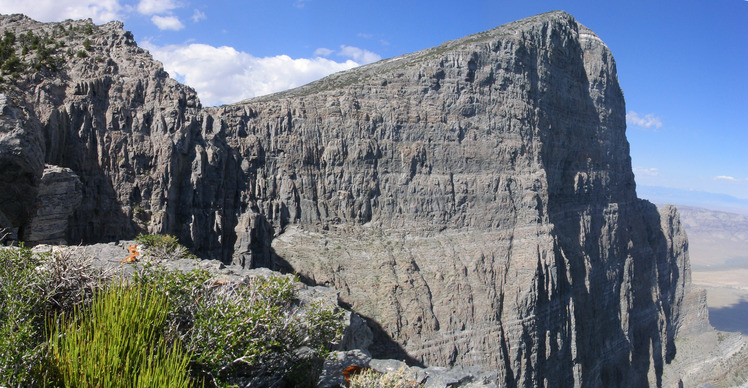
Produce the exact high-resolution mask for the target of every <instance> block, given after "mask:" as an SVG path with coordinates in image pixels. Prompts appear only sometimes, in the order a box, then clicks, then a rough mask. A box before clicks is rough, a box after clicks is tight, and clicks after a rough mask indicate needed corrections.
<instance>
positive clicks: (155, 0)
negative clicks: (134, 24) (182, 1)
mask: <svg viewBox="0 0 748 388" xmlns="http://www.w3.org/2000/svg"><path fill="white" fill-rule="evenodd" d="M179 7H180V5H179V4H178V3H177V2H176V1H174V0H140V2H139V3H138V7H137V8H138V12H140V13H142V14H144V15H153V14H157V13H165V12H168V11H171V10H173V9H175V8H179Z"/></svg>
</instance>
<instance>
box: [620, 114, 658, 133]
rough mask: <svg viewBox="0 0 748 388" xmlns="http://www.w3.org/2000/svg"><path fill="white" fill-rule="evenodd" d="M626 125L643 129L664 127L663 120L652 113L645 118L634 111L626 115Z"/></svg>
mask: <svg viewBox="0 0 748 388" xmlns="http://www.w3.org/2000/svg"><path fill="white" fill-rule="evenodd" d="M626 123H627V124H630V125H636V126H638V127H641V128H647V129H649V128H651V127H655V128H660V127H662V120H660V118H659V117H657V116H655V115H654V114H652V113H647V114H646V115H644V117H641V116H639V114H638V113H636V112H634V111H633V110H631V111H629V113H627V114H626Z"/></svg>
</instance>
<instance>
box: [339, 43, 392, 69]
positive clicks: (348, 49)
mask: <svg viewBox="0 0 748 388" xmlns="http://www.w3.org/2000/svg"><path fill="white" fill-rule="evenodd" d="M338 55H339V56H341V57H348V58H351V59H353V60H354V61H356V62H358V63H360V64H363V65H365V64H367V63H372V62H376V61H378V60H380V59H382V57H380V56H379V55H378V54H375V53H373V52H371V51H369V50H364V49H361V48H358V47H353V46H346V45H341V46H340V51H338Z"/></svg>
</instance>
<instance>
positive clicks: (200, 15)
mask: <svg viewBox="0 0 748 388" xmlns="http://www.w3.org/2000/svg"><path fill="white" fill-rule="evenodd" d="M207 18H208V17H207V16H205V12H202V11H200V10H199V9H196V10H195V12H193V13H192V21H193V22H195V23H197V22H199V21H200V20H205V19H207Z"/></svg>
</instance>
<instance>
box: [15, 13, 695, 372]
mask: <svg viewBox="0 0 748 388" xmlns="http://www.w3.org/2000/svg"><path fill="white" fill-rule="evenodd" d="M0 28H1V29H4V30H12V31H14V32H15V33H16V34H18V35H20V34H21V33H25V32H26V31H29V30H33V31H37V32H39V31H42V32H44V33H47V34H48V35H49V36H50V37H52V38H53V39H57V40H60V41H62V42H63V43H64V44H63V47H69V48H71V49H72V50H78V49H84V48H85V47H86V44H85V41H86V40H88V41H89V44H90V47H91V49H90V50H88V53H89V54H87V55H86V56H85V57H82V58H80V57H76V58H74V59H73V58H70V59H69V60H68V61H67V62H66V63H64V64H62V65H60V67H59V68H58V69H56V70H43V71H41V72H38V73H35V74H34V75H30V76H27V77H24V78H21V79H19V80H16V81H15V84H13V85H12V86H11V87H9V89H8V91H7V92H6V93H7V95H8V96H10V97H9V98H10V99H12V100H13V101H15V102H14V105H13V108H12V109H15V111H19V112H20V111H22V112H24V115H25V116H23V117H27V120H29V121H33V122H34V123H38V125H36V124H35V125H30V126H25V127H24V129H25V132H24V131H21V132H22V135H23V136H26V137H28V138H29V139H32V140H34V139H40V140H39V141H36V140H34V141H29V143H30V145H29V147H30V148H29V149H30V151H28V152H26V153H25V154H24V155H31V156H25V157H26V159H28V162H26V161H24V162H22V163H24V164H23V165H24V169H23V170H22V171H23V172H24V174H23V177H22V179H21V178H19V179H16V178H17V177H15V176H13V177H9V176H8V174H7V173H3V171H5V170H0V179H4V181H8V182H10V181H12V182H13V185H14V186H13V187H22V186H21V185H27V186H29V187H30V188H32V189H35V188H36V187H38V181H39V179H40V178H39V177H40V176H41V170H42V168H43V165H44V163H47V164H52V165H56V166H61V167H65V168H69V169H71V170H72V171H73V172H74V173H75V174H76V175H77V176H78V177H79V179H80V182H81V187H82V192H81V195H82V201H81V203H80V205H79V206H77V207H76V208H75V209H74V211H73V214H72V216H71V217H70V218H69V223H68V230H67V234H66V237H67V239H68V242H71V243H79V242H82V243H91V242H98V241H112V240H116V239H125V238H130V237H132V236H134V235H135V234H136V233H138V232H150V233H170V234H175V235H177V236H178V237H179V238H180V240H181V241H182V242H183V243H184V244H186V245H188V246H189V247H190V248H191V249H192V250H193V251H194V252H195V253H197V254H198V255H200V256H203V257H209V258H215V259H220V260H222V261H223V262H225V263H233V264H239V265H242V266H247V267H258V266H265V267H271V268H276V269H283V270H289V271H295V272H298V273H299V274H300V276H301V277H302V278H303V279H305V280H306V281H307V282H310V283H314V284H324V285H328V286H333V287H335V288H336V289H337V290H339V292H340V294H339V295H340V296H339V297H340V299H341V301H342V302H343V303H344V304H346V305H347V306H350V307H351V308H352V309H353V310H354V311H356V312H358V313H360V314H361V315H363V316H364V317H366V318H367V319H368V324H369V326H370V328H371V329H372V330H373V332H374V336H375V338H374V343H373V344H372V345H371V347H370V349H371V350H372V352H373V355H374V356H375V357H380V358H400V359H404V358H405V359H408V360H410V362H412V363H421V364H427V365H435V366H446V365H463V366H473V365H475V366H480V367H485V368H491V369H492V370H496V371H498V376H499V379H500V381H501V382H502V383H503V384H504V385H507V386H541V385H542V386H621V387H630V386H646V385H648V384H650V383H652V384H657V385H661V384H662V376H663V368H664V365H665V364H666V363H668V362H669V361H670V360H671V359H672V358H673V357H674V355H675V354H676V353H677V348H676V346H675V341H674V338H675V335H676V333H678V331H679V330H681V329H682V328H683V327H685V326H688V327H691V328H693V327H699V325H701V324H703V320H701V321H700V319H702V318H698V317H693V316H692V315H693V314H691V313H689V314H690V315H689V316H688V317H686V316H684V314H683V313H682V312H683V311H694V309H692V310H683V308H682V306H683V300H684V298H691V299H693V298H694V297H695V296H694V294H692V293H690V272H689V271H690V269H689V265H688V256H687V252H686V249H687V242H686V238H685V233H684V232H683V230H682V228H681V227H680V224H679V221H678V216H677V212H676V211H675V210H674V209H673V208H666V209H664V210H663V213H662V214H660V213H659V212H658V211H657V209H656V207H654V206H653V205H651V204H650V203H648V202H646V201H643V200H639V199H637V197H636V193H635V184H634V176H633V173H632V170H631V163H630V158H629V148H628V142H627V140H626V137H625V104H624V99H623V94H622V92H621V89H620V87H619V85H618V81H617V75H616V68H615V62H614V60H613V57H612V54H611V53H610V50H609V49H608V48H607V47H606V45H605V44H604V43H603V42H602V41H601V40H600V38H598V37H597V36H596V35H595V34H594V33H593V32H592V31H590V30H589V29H587V28H586V27H584V26H583V25H581V24H579V23H578V22H577V21H576V20H575V19H574V18H573V17H571V16H570V15H568V14H566V13H563V12H552V13H548V14H543V15H539V16H536V17H532V18H528V19H525V20H521V21H518V22H515V23H511V24H508V25H505V26H501V27H498V28H496V29H494V30H491V31H487V32H484V33H480V34H476V35H471V36H468V37H465V38H463V39H459V40H455V41H452V42H447V43H445V44H443V45H441V46H439V47H435V48H432V49H429V50H424V51H421V52H417V53H413V54H409V55H405V56H402V57H398V58H393V59H389V60H384V61H380V62H378V63H375V64H372V65H368V66H364V67H360V68H357V69H353V70H350V71H347V72H343V73H338V74H335V75H332V76H330V77H327V78H325V79H323V80H320V81H318V82H314V83H312V84H309V85H307V86H304V87H301V88H298V89H294V90H291V91H288V92H283V93H279V94H275V95H271V96H266V97H261V98H257V99H253V100H248V101H244V102H241V103H238V104H234V105H229V106H222V107H217V108H202V107H201V105H200V103H199V101H198V100H197V97H196V95H195V92H194V91H193V90H191V89H189V88H187V87H184V86H182V85H180V84H178V83H177V82H175V81H173V80H172V79H170V78H168V74H166V73H165V72H164V71H163V69H162V67H161V66H160V64H158V63H157V62H155V61H153V60H152V59H151V57H150V56H149V55H148V54H147V53H146V52H144V51H143V50H142V49H140V48H138V47H137V46H136V44H135V42H134V41H133V39H132V35H131V34H130V33H129V32H126V31H123V30H122V24H121V23H116V22H113V23H109V24H106V25H103V26H93V25H91V23H90V21H88V22H87V21H78V22H75V21H66V22H63V23H59V24H41V23H37V22H34V21H32V20H30V19H27V18H25V17H22V16H19V15H12V16H5V17H2V18H0ZM86 31H92V32H91V33H87V32H86ZM60 50H62V49H60ZM6 99H7V98H6ZM0 102H1V101H0ZM4 109H5V108H4ZM9 109H11V108H9ZM3 112H5V110H4V111H3ZM16 117H21V116H19V115H16V116H13V118H12V119H10V118H8V117H6V116H5V113H4V116H3V120H4V121H3V122H2V131H3V132H0V134H2V135H3V136H5V134H6V133H10V132H12V131H11V127H12V126H13V125H16V124H15V123H16V122H18V120H21V119H20V118H16ZM14 120H15V121H14ZM3 144H4V143H3V138H0V146H2V145H3ZM8 152H9V151H5V150H3V149H0V162H3V161H5V160H12V161H14V160H16V159H14V158H13V157H9V156H7V155H10V154H9V153H8ZM37 154H38V155H43V156H34V155H37ZM26 159H19V160H26ZM3 163H6V162H3ZM7 163H10V162H7ZM12 163H21V162H15V161H14V162H12ZM7 187H10V186H7ZM14 190H16V191H10V190H0V211H2V212H3V213H0V216H2V214H5V217H6V219H7V220H8V221H3V222H6V223H12V226H13V227H16V228H24V227H25V226H27V225H28V224H29V222H30V221H29V220H30V219H31V215H29V214H25V213H23V212H20V211H19V209H18V208H17V207H13V206H11V205H10V204H9V202H8V201H7V198H14V197H15V196H17V194H14V193H17V192H18V190H21V189H14ZM9 193H10V194H9ZM34 195H35V193H34ZM2 220H3V218H2V217H0V221H2ZM0 226H2V225H0ZM689 295H690V296H689ZM696 310H697V309H696ZM683 322H689V324H688V325H685V326H684V324H683ZM689 325H690V326H689ZM683 330H685V329H683Z"/></svg>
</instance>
